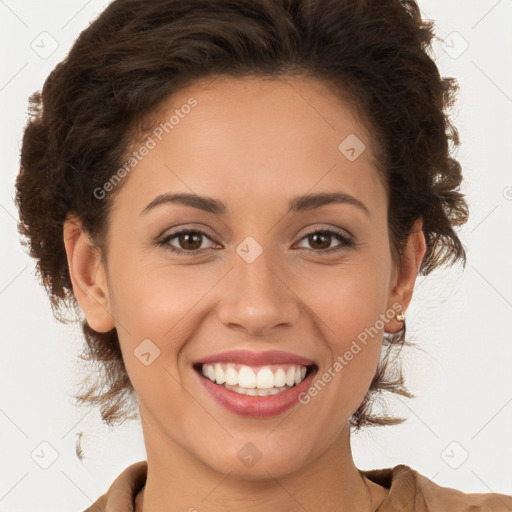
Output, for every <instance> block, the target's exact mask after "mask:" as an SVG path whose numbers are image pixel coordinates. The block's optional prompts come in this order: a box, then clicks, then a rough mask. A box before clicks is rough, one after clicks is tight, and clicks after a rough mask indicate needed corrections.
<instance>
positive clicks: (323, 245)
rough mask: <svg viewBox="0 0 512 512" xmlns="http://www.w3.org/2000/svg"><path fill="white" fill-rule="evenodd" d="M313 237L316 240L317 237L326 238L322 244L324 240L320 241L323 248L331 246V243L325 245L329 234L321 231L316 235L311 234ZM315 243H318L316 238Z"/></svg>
mask: <svg viewBox="0 0 512 512" xmlns="http://www.w3.org/2000/svg"><path fill="white" fill-rule="evenodd" d="M311 236H312V237H313V239H314V240H315V239H316V238H318V237H319V238H323V239H324V243H323V244H322V242H321V241H320V242H319V243H320V245H321V246H322V247H321V249H325V248H326V247H329V245H330V244H329V243H328V244H327V245H325V240H326V239H327V238H328V236H326V235H323V234H321V233H315V234H314V235H311ZM314 243H317V240H315V242H314Z"/></svg>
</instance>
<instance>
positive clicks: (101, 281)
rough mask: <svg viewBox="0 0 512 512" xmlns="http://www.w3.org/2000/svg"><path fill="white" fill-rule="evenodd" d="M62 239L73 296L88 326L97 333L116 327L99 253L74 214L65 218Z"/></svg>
mask: <svg viewBox="0 0 512 512" xmlns="http://www.w3.org/2000/svg"><path fill="white" fill-rule="evenodd" d="M63 239H64V246H65V248H66V255H67V261H68V267H69V275H70V277H71V284H72V285H73V293H74V295H75V297H76V299H77V301H78V304H79V305H80V308H81V309H82V311H83V313H84V315H85V317H86V319H87V323H88V324H89V326H90V327H91V328H92V329H94V330H95V331H97V332H108V331H110V330H112V329H113V328H114V327H115V324H114V321H113V318H112V315H111V311H110V301H109V295H108V287H107V280H106V272H105V268H104V265H103V263H102V261H101V250H100V249H99V248H98V247H95V246H94V245H93V244H92V243H91V241H90V239H89V237H88V235H87V233H86V232H85V231H84V229H83V227H82V222H81V220H80V219H79V218H78V217H77V216H76V215H71V214H70V215H68V217H67V218H66V220H65V222H64V226H63Z"/></svg>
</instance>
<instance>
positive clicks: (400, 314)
mask: <svg viewBox="0 0 512 512" xmlns="http://www.w3.org/2000/svg"><path fill="white" fill-rule="evenodd" d="M396 319H397V320H398V321H399V322H403V321H404V320H405V313H404V312H403V311H400V313H398V315H396Z"/></svg>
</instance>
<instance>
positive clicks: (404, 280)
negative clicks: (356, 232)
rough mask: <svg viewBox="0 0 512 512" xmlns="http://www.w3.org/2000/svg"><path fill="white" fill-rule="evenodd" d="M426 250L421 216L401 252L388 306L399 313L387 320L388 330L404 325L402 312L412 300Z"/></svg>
mask: <svg viewBox="0 0 512 512" xmlns="http://www.w3.org/2000/svg"><path fill="white" fill-rule="evenodd" d="M426 251H427V244H426V241H425V234H424V233H423V219H422V218H419V219H417V220H416V222H415V223H414V225H413V227H412V229H411V232H410V234H409V237H408V239H407V246H406V247H405V249H404V250H403V251H402V253H401V264H400V268H399V270H398V277H397V281H396V284H395V286H394V288H393V290H392V293H391V294H390V297H389V302H388V308H391V309H393V310H394V311H396V312H397V315H395V316H394V318H392V319H390V320H389V321H388V322H387V324H386V331H387V332H390V333H395V332H398V331H399V330H400V329H401V328H402V326H403V319H404V317H403V316H402V314H405V311H406V309H407V307H408V306H409V303H410V302H411V299H412V294H413V291H414V284H415V282H416V277H417V275H418V272H419V270H420V267H421V263H422V262H423V258H424V257H425V253H426ZM397 317H398V318H397Z"/></svg>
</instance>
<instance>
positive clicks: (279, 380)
mask: <svg viewBox="0 0 512 512" xmlns="http://www.w3.org/2000/svg"><path fill="white" fill-rule="evenodd" d="M260 373H261V372H260ZM285 385H286V373H284V370H283V369H282V368H279V369H278V370H277V372H276V373H275V374H274V386H275V387H276V388H281V387H283V386H285Z"/></svg>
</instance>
